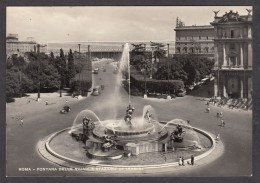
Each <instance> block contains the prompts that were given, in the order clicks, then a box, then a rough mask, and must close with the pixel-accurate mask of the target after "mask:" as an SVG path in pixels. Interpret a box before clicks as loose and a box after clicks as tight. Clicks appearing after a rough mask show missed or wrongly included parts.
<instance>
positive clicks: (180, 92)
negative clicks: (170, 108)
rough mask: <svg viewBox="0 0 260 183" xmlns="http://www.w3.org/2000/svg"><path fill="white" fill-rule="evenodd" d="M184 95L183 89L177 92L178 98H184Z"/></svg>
mask: <svg viewBox="0 0 260 183" xmlns="http://www.w3.org/2000/svg"><path fill="white" fill-rule="evenodd" d="M185 95H186V90H185V89H179V90H178V91H177V96H178V97H184V96H185Z"/></svg>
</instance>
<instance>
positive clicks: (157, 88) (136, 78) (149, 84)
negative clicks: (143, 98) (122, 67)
mask: <svg viewBox="0 0 260 183" xmlns="http://www.w3.org/2000/svg"><path fill="white" fill-rule="evenodd" d="M131 85H133V86H134V87H136V88H138V89H139V91H143V92H144V90H145V78H144V77H143V76H142V75H137V74H131ZM181 88H184V84H183V81H181V80H169V82H168V80H155V79H150V78H146V89H147V91H148V92H149V93H168V91H169V94H175V93H176V92H177V90H179V89H181Z"/></svg>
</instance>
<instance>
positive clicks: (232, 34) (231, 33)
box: [230, 30, 234, 38]
mask: <svg viewBox="0 0 260 183" xmlns="http://www.w3.org/2000/svg"><path fill="white" fill-rule="evenodd" d="M230 37H231V38H234V30H231V31H230Z"/></svg>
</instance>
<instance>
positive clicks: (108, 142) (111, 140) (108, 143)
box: [102, 135, 116, 151]
mask: <svg viewBox="0 0 260 183" xmlns="http://www.w3.org/2000/svg"><path fill="white" fill-rule="evenodd" d="M103 138H104V144H103V145H102V150H103V151H110V150H111V149H112V147H115V146H116V142H115V138H116V136H110V137H109V136H107V135H105V136H104V137H103Z"/></svg>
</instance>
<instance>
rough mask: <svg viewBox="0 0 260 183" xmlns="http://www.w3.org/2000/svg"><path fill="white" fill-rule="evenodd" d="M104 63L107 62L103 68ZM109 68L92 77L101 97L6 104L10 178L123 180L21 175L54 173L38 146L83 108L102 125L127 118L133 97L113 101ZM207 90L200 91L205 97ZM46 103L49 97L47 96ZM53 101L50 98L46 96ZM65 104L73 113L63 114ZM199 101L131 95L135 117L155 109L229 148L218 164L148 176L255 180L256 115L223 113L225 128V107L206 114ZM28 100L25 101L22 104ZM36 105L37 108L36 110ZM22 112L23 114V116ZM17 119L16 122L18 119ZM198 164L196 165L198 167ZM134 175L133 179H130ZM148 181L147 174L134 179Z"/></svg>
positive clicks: (161, 115)
mask: <svg viewBox="0 0 260 183" xmlns="http://www.w3.org/2000/svg"><path fill="white" fill-rule="evenodd" d="M99 64H102V63H99ZM103 65H105V67H106V69H107V71H106V72H100V73H99V74H98V75H93V80H94V85H100V84H104V85H105V89H104V90H103V91H102V94H101V95H100V96H96V97H95V96H89V97H87V98H83V99H82V100H77V99H74V98H71V97H69V96H66V97H62V98H59V96H57V97H56V96H55V94H52V98H53V99H51V100H53V101H55V104H53V105H49V106H45V105H44V103H43V101H44V100H43V99H42V101H41V102H35V101H33V104H32V102H30V104H27V103H26V99H17V100H16V102H15V103H10V104H7V105H6V108H7V113H6V115H7V116H6V134H7V150H6V154H7V155H6V156H7V162H6V164H7V166H6V168H7V173H6V174H7V176H121V175H110V174H98V173H96V174H95V173H87V172H69V171H64V172H63V171H19V168H31V169H33V168H52V167H58V166H57V165H55V164H52V163H50V162H49V161H47V160H45V159H44V158H42V157H41V156H40V155H39V154H38V152H37V151H36V144H37V142H38V141H39V140H40V139H42V138H44V137H46V136H47V135H49V134H51V133H53V132H56V131H59V130H61V129H64V128H67V127H69V126H71V125H72V123H73V120H74V118H75V117H76V116H77V114H78V113H79V112H80V111H81V110H84V109H91V110H93V111H94V112H95V113H96V114H97V115H98V116H99V118H100V119H101V120H104V119H107V118H111V119H113V118H114V117H117V118H119V117H123V116H124V114H125V108H126V105H127V104H128V96H127V93H126V91H125V90H124V89H123V88H120V94H121V96H113V95H111V94H113V93H114V86H115V78H116V74H113V68H114V66H112V65H111V64H106V62H104V63H103ZM203 91H205V89H204V90H203V88H201V89H199V90H198V91H197V92H198V93H200V92H203ZM42 96H43V98H44V95H42ZM45 99H47V100H48V101H50V99H49V98H48V97H46V98H45ZM66 99H67V100H68V101H69V105H70V107H71V108H72V111H71V112H70V113H68V114H65V115H62V114H59V110H60V109H61V107H62V106H63V105H64V104H65V101H66ZM203 99H204V98H203V97H202V96H200V97H198V96H196V95H195V96H192V94H191V95H189V96H185V97H182V98H176V99H174V100H149V99H148V100H147V99H143V98H141V97H133V96H131V103H132V105H133V106H134V107H135V109H136V110H135V113H134V115H141V114H142V112H143V111H142V110H143V107H144V106H145V105H151V106H152V107H153V108H154V109H155V110H156V115H157V117H158V120H162V121H169V120H171V119H175V118H181V119H184V120H190V124H191V125H192V126H194V127H197V128H201V129H202V130H205V131H208V132H210V133H213V134H220V138H221V140H222V142H223V144H224V147H225V151H224V154H223V155H222V156H221V157H219V158H218V159H217V160H215V161H213V162H210V161H209V162H208V163H205V164H204V165H203V166H194V167H192V168H187V169H186V168H182V169H179V170H177V169H172V171H167V172H165V173H160V174H157V173H156V172H155V173H154V174H149V175H144V176H166V177H167V176H250V175H251V173H252V113H251V111H243V110H240V111H239V110H230V109H224V108H223V109H221V110H222V111H223V113H224V114H223V117H224V119H225V121H226V126H225V127H224V128H223V127H220V126H219V125H220V119H218V118H217V117H216V113H217V111H219V110H220V108H218V107H216V106H212V107H211V111H210V113H205V109H206V105H205V101H203ZM23 100H24V101H23ZM31 104H32V105H31ZM21 111H23V112H21ZM20 113H22V115H23V117H24V125H23V126H20V124H19V121H17V120H16V119H15V117H16V116H15V115H16V114H20ZM14 116H15V117H14ZM195 163H196V162H195ZM128 176H129V175H128ZM133 176H143V175H133Z"/></svg>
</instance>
